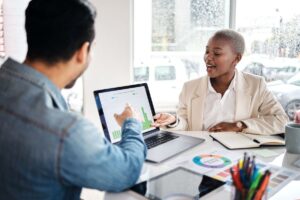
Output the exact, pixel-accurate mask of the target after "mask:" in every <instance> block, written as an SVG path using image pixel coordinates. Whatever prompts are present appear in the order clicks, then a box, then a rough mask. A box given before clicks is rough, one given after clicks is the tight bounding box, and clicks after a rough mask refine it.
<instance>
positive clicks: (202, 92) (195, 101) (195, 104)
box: [189, 76, 207, 130]
mask: <svg viewBox="0 0 300 200" xmlns="http://www.w3.org/2000/svg"><path fill="white" fill-rule="evenodd" d="M198 84H199V85H198V89H197V91H196V93H195V97H194V98H192V101H191V116H190V119H192V120H191V121H192V122H191V124H189V126H190V127H191V130H202V125H203V114H204V113H203V109H204V101H205V97H206V92H207V76H205V77H203V78H202V79H200V81H199V82H198Z"/></svg>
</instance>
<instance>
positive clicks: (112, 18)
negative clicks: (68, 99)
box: [84, 0, 133, 127]
mask: <svg viewBox="0 0 300 200" xmlns="http://www.w3.org/2000/svg"><path fill="white" fill-rule="evenodd" d="M132 1H133V0H92V3H93V4H94V5H95V6H96V7H97V12H98V15H97V20H96V45H95V48H94V56H93V59H92V62H91V64H90V66H89V68H88V70H87V71H86V72H85V74H84V114H85V116H86V117H87V118H88V119H90V120H91V121H93V122H94V123H95V124H96V125H99V127H100V120H99V116H98V111H97V108H96V103H95V100H94V96H93V91H94V90H97V89H102V88H107V87H113V86H121V85H126V84H129V83H130V80H131V65H132V63H131V62H132V23H131V21H132Z"/></svg>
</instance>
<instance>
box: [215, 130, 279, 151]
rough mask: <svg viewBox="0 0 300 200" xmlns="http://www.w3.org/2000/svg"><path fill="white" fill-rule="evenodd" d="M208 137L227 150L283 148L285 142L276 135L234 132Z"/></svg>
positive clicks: (217, 133) (219, 133)
mask: <svg viewBox="0 0 300 200" xmlns="http://www.w3.org/2000/svg"><path fill="white" fill-rule="evenodd" d="M210 136H211V137H212V138H213V139H215V140H216V141H218V142H219V143H221V144H222V145H223V146H225V147H226V148H228V149H247V148H257V147H261V146H284V145H285V140H284V139H283V138H282V137H280V136H278V135H255V134H246V133H236V132H215V133H210Z"/></svg>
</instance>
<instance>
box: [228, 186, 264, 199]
mask: <svg viewBox="0 0 300 200" xmlns="http://www.w3.org/2000/svg"><path fill="white" fill-rule="evenodd" d="M267 192H268V191H267V190H266V191H265V192H264V193H263V194H262V195H258V196H256V194H257V193H256V191H251V190H247V189H243V191H240V190H238V189H237V188H236V187H235V186H234V185H232V186H231V199H232V200H252V199H253V200H267V199H268V194H267Z"/></svg>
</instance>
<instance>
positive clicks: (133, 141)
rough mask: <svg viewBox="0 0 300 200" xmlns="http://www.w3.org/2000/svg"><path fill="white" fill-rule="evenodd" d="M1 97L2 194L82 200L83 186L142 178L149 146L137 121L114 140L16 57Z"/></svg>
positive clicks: (107, 186)
mask: <svg viewBox="0 0 300 200" xmlns="http://www.w3.org/2000/svg"><path fill="white" fill-rule="evenodd" d="M0 97H1V98H0V199H10V200H12V199H22V200H26V199H30V200H33V199H55V200H59V199H79V197H80V192H81V188H82V187H86V188H95V189H99V190H106V191H121V190H124V189H126V188H127V187H129V186H131V185H132V184H134V183H135V182H136V180H137V179H138V177H139V174H140V171H141V167H142V164H143V162H144V160H145V156H146V146H145V143H144V141H143V138H142V136H141V125H140V123H139V122H138V121H137V120H135V119H132V118H130V119H127V120H126V121H125V123H124V124H123V127H122V131H123V135H122V141H121V142H120V143H119V144H118V145H112V144H111V143H109V142H108V141H107V140H106V139H105V138H103V137H102V135H101V133H100V132H99V130H98V128H96V127H95V126H94V125H93V124H91V123H90V122H89V121H87V120H86V119H85V118H83V117H81V116H79V115H77V114H74V113H70V112H67V110H68V107H67V104H66V102H65V100H64V99H63V97H62V95H61V93H60V91H59V89H58V88H57V87H56V86H55V85H54V84H53V83H52V82H51V81H50V80H49V79H48V78H47V77H46V76H44V75H43V74H41V73H39V72H38V71H36V70H35V69H33V68H31V67H29V66H27V65H24V64H20V63H18V62H16V61H14V60H12V59H7V61H6V62H5V63H4V64H3V66H2V67H1V68H0Z"/></svg>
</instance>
